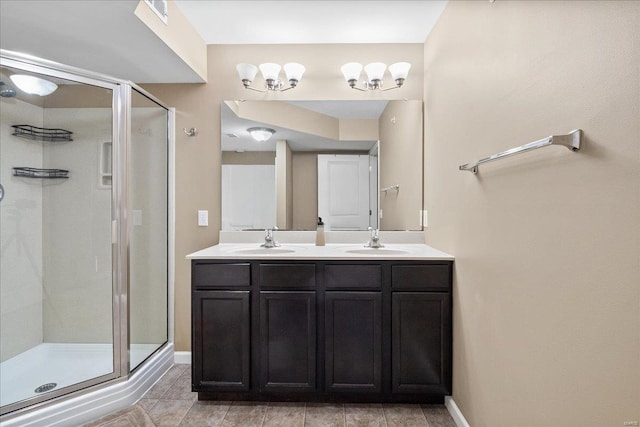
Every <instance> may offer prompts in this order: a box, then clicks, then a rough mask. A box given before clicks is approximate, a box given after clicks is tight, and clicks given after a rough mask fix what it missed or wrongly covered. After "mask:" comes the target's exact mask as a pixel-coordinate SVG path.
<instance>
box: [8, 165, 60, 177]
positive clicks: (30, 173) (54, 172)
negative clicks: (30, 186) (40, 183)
mask: <svg viewBox="0 0 640 427" xmlns="http://www.w3.org/2000/svg"><path fill="white" fill-rule="evenodd" d="M13 176H20V177H25V178H43V179H56V178H58V179H59V178H69V171H68V170H65V169H39V168H27V167H15V168H13Z"/></svg>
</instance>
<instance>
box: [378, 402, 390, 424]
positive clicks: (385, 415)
mask: <svg viewBox="0 0 640 427" xmlns="http://www.w3.org/2000/svg"><path fill="white" fill-rule="evenodd" d="M380 409H382V419H383V420H384V425H385V426H387V427H389V423H388V422H387V414H386V413H385V412H384V404H382V405H380Z"/></svg>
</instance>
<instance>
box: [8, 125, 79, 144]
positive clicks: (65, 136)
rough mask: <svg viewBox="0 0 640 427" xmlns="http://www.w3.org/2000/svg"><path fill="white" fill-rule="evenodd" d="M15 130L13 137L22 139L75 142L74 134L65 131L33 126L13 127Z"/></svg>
mask: <svg viewBox="0 0 640 427" xmlns="http://www.w3.org/2000/svg"><path fill="white" fill-rule="evenodd" d="M11 127H12V128H13V129H14V131H13V133H12V134H11V135H15V136H18V137H20V138H26V139H33V140H39V141H52V142H53V141H73V139H71V135H72V134H73V132H71V131H68V130H65V129H51V128H40V127H37V126H31V125H11Z"/></svg>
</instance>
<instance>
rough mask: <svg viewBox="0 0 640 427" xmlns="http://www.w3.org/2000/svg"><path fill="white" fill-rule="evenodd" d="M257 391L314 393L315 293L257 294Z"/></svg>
mask: <svg viewBox="0 0 640 427" xmlns="http://www.w3.org/2000/svg"><path fill="white" fill-rule="evenodd" d="M260 389H261V390H262V391H282V392H285V391H286V392H291V391H298V392H300V391H315V389H316V293H315V292H260Z"/></svg>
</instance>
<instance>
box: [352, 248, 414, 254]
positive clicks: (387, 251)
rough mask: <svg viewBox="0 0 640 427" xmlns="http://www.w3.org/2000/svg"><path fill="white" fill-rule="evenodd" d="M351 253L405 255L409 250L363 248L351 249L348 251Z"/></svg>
mask: <svg viewBox="0 0 640 427" xmlns="http://www.w3.org/2000/svg"><path fill="white" fill-rule="evenodd" d="M346 252H348V253H350V254H359V255H403V254H408V253H409V252H408V251H403V250H401V249H385V248H363V249H351V250H348V251H346Z"/></svg>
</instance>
